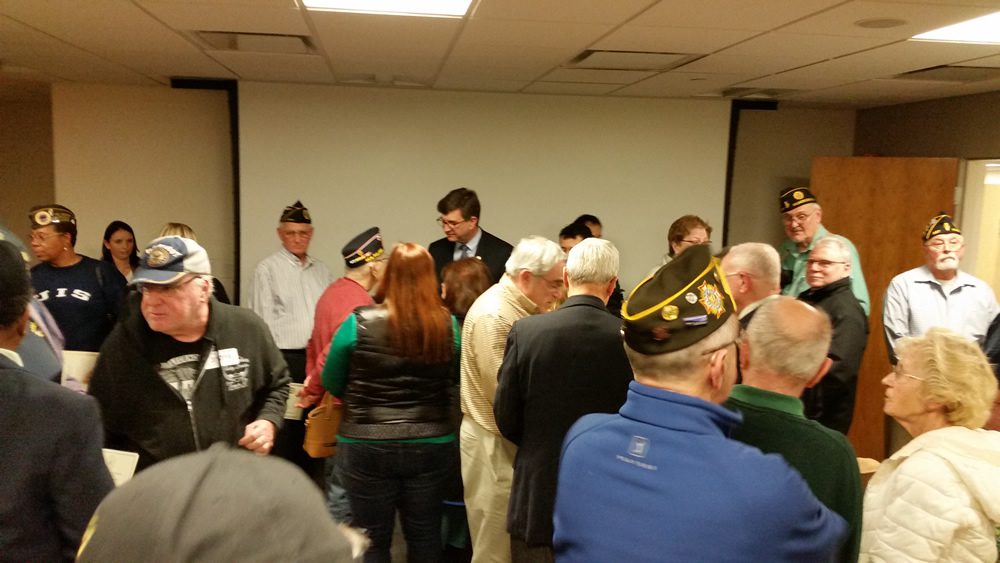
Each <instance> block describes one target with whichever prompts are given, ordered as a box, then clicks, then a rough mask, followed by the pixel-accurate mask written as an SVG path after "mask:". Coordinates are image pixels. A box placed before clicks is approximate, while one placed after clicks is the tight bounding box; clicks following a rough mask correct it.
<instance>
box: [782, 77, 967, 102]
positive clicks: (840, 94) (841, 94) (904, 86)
mask: <svg viewBox="0 0 1000 563" xmlns="http://www.w3.org/2000/svg"><path fill="white" fill-rule="evenodd" d="M944 88H948V86H947V85H942V83H940V82H928V81H922V80H866V81H863V82H855V83H852V84H846V85H843V86H837V87H835V88H828V89H825V90H813V91H811V92H799V93H796V94H792V95H789V96H787V97H783V98H782V100H783V101H784V100H788V101H792V102H810V103H825V104H836V103H842V100H844V99H845V98H850V99H854V100H857V101H859V102H861V103H863V104H864V105H865V106H868V107H871V106H875V105H888V104H896V103H905V102H912V101H916V100H922V99H927V98H928V97H933V93H934V92H936V91H939V90H942V89H944Z"/></svg>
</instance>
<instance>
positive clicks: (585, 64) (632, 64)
mask: <svg viewBox="0 0 1000 563" xmlns="http://www.w3.org/2000/svg"><path fill="white" fill-rule="evenodd" d="M703 56H704V55H695V54H691V53H653V52H646V51H595V50H592V49H587V50H586V51H584V52H582V53H580V54H579V55H577V56H576V58H574V59H573V60H572V61H570V62H569V63H568V64H566V65H564V68H589V69H597V70H654V71H661V70H668V69H671V68H676V67H678V66H681V65H683V64H686V63H689V62H691V61H693V60H695V59H697V58H700V57H703Z"/></svg>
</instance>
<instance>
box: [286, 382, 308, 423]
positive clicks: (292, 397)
mask: <svg viewBox="0 0 1000 563" xmlns="http://www.w3.org/2000/svg"><path fill="white" fill-rule="evenodd" d="M302 387H304V385H303V384H302V383H289V384H288V400H287V401H285V418H287V419H288V420H302V409H301V408H299V407H297V406H295V403H298V402H299V396H298V395H299V391H300V390H301V389H302Z"/></svg>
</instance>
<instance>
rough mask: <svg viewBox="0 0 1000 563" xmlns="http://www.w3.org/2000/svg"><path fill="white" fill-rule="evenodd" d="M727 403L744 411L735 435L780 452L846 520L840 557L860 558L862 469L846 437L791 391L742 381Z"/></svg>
mask: <svg viewBox="0 0 1000 563" xmlns="http://www.w3.org/2000/svg"><path fill="white" fill-rule="evenodd" d="M725 406H727V407H729V408H730V409H732V410H735V411H738V412H740V413H742V414H743V424H742V426H739V427H737V428H736V429H735V430H734V431H733V433H732V436H731V437H732V438H733V439H734V440H739V441H740V442H743V443H744V444H748V445H751V446H754V447H756V448H759V449H760V450H761V451H762V452H764V453H776V454H780V455H781V456H782V457H784V458H785V460H786V461H787V462H788V464H789V465H791V466H792V467H794V468H795V469H796V470H797V471H798V472H799V473H800V474H801V475H802V478H803V479H805V481H806V483H808V484H809V488H810V489H812V492H813V494H814V495H816V498H817V499H819V501H820V502H822V503H823V504H825V505H826V506H827V507H828V508H829V509H830V510H832V511H834V512H836V513H837V514H839V515H840V516H841V517H843V518H844V520H846V521H847V526H848V536H847V538H845V540H844V544H843V545H842V546H841V550H840V556H839V558H838V561H843V562H845V563H846V562H850V563H855V562H856V561H857V560H858V548H859V547H860V544H861V474H860V471H859V470H858V460H857V456H856V455H855V453H854V448H852V447H851V444H850V442H848V441H847V438H846V437H845V436H844V435H843V434H841V433H840V432H837V431H836V430H830V429H829V428H826V427H825V426H823V425H821V424H819V423H818V422H815V421H812V420H809V419H807V418H806V417H805V415H804V414H803V408H802V401H800V400H799V399H797V398H795V397H791V396H789V395H782V394H779V393H773V392H771V391H765V390H763V389H758V388H756V387H750V386H748V385H737V386H736V387H734V388H733V392H732V393H731V394H730V395H729V400H728V401H726V403H725Z"/></svg>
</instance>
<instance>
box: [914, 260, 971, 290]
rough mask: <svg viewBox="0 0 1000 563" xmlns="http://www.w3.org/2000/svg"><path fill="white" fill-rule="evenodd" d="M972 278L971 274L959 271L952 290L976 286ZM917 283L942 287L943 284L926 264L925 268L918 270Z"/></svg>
mask: <svg viewBox="0 0 1000 563" xmlns="http://www.w3.org/2000/svg"><path fill="white" fill-rule="evenodd" d="M970 278H971V276H970V275H969V274H967V273H965V272H963V271H962V270H959V271H958V272H957V273H956V274H955V279H954V282H955V283H953V284H952V286H951V289H957V288H959V287H962V286H965V285H974V284H973V283H972V280H971V279H970ZM916 281H917V283H933V284H937V285H941V282H940V281H939V280H938V279H937V278H935V277H934V274H933V273H931V269H930V268H928V267H927V264H924V265H923V266H921V267H920V268H918V269H917V279H916Z"/></svg>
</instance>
